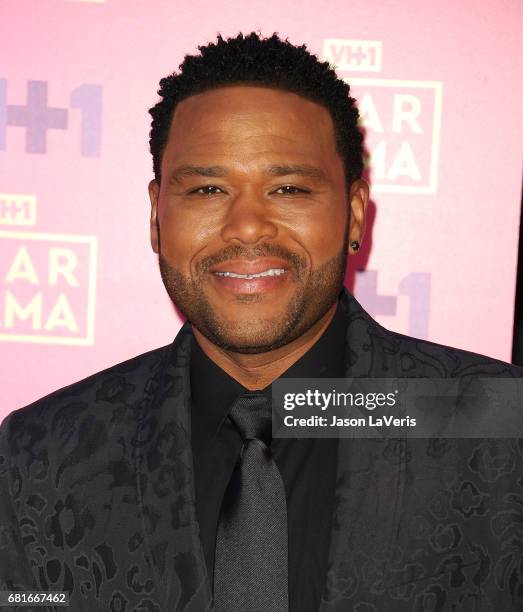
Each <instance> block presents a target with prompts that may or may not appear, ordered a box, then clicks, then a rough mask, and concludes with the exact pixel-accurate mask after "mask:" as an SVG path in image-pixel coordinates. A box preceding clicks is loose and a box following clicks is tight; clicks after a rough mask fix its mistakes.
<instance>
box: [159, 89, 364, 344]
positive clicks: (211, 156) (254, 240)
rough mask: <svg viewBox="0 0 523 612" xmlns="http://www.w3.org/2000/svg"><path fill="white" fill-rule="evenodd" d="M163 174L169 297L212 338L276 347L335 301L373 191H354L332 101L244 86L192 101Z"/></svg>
mask: <svg viewBox="0 0 523 612" xmlns="http://www.w3.org/2000/svg"><path fill="white" fill-rule="evenodd" d="M161 176H162V178H161V185H160V186H159V185H158V184H157V183H156V181H151V183H150V185H149V192H150V196H151V203H152V210H151V243H152V246H153V249H154V251H155V252H157V253H159V259H160V271H161V274H162V279H163V282H164V284H165V287H166V289H167V292H168V293H169V296H170V297H171V299H172V301H173V302H174V303H175V304H176V305H177V307H178V308H179V309H180V310H181V312H182V313H183V314H184V315H185V316H186V317H187V318H188V319H189V320H190V321H191V323H192V325H193V326H194V327H196V329H197V330H198V331H200V332H201V333H202V334H203V335H204V336H205V337H206V338H208V339H209V340H210V341H211V342H213V343H214V344H216V345H217V346H220V347H222V348H224V349H227V350H231V351H234V352H239V353H261V352H265V351H269V350H273V349H276V348H278V347H280V346H283V345H285V344H287V343H289V342H291V341H292V340H295V339H296V338H298V337H299V336H301V335H302V334H304V333H305V332H306V331H307V330H308V329H310V328H311V326H313V325H314V324H315V323H316V322H317V321H319V320H320V319H321V317H323V316H324V315H325V314H326V313H327V311H328V310H329V309H330V308H331V307H332V305H333V304H334V303H335V301H336V298H337V296H338V294H339V292H340V291H341V289H342V286H343V280H344V276H345V266H346V259H347V245H348V241H349V240H354V239H357V240H359V239H361V235H362V226H363V218H364V209H365V204H366V201H367V194H368V190H367V185H366V184H365V183H364V181H356V182H355V183H353V184H352V185H351V187H350V189H348V188H347V186H346V183H345V178H344V171H343V163H342V160H341V158H340V156H339V154H338V153H337V151H336V146H335V134H334V127H333V122H332V119H331V117H330V114H329V112H328V111H327V110H326V109H325V108H324V107H323V106H321V105H319V104H316V103H314V102H310V101H308V100H306V99H304V98H302V97H301V96H298V95H295V94H292V93H289V92H285V91H281V90H275V89H270V88H265V87H253V86H244V85H242V86H229V87H222V88H217V89H213V90H210V91H207V92H204V93H201V94H197V95H194V96H191V97H189V98H187V99H185V100H183V101H182V102H181V103H179V104H178V106H177V108H176V110H175V113H174V117H173V120H172V124H171V128H170V131H169V138H168V142H167V145H166V148H165V151H164V154H163V158H162V165H161ZM350 209H352V214H351V215H349V210H350ZM349 220H350V221H349Z"/></svg>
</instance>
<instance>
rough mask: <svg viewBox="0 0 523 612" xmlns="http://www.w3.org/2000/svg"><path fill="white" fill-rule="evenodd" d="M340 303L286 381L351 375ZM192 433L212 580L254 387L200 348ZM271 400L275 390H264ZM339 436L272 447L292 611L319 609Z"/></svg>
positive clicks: (195, 354)
mask: <svg viewBox="0 0 523 612" xmlns="http://www.w3.org/2000/svg"><path fill="white" fill-rule="evenodd" d="M341 309H342V306H341V305H340V303H339V302H338V306H337V309H336V312H335V315H334V317H333V318H332V320H331V322H330V323H329V325H328V327H327V328H326V329H325V331H324V332H323V334H322V335H321V337H320V338H319V339H318V340H317V341H316V343H315V344H314V345H313V346H312V347H311V348H310V349H309V350H308V351H307V353H305V354H304V355H302V357H300V359H299V360H298V361H296V362H295V363H294V364H293V365H292V366H291V367H290V368H289V369H287V370H286V371H285V372H284V373H283V374H282V375H281V376H282V377H286V378H289V377H292V378H339V377H343V376H344V351H345V325H346V317H345V316H344V314H343V311H342V310H341ZM193 347H194V348H193V350H192V352H191V368H190V372H191V405H192V410H191V428H192V452H193V458H194V477H195V488H196V515H197V519H198V522H199V525H200V538H201V542H202V546H203V551H204V554H205V561H206V563H207V568H208V572H209V578H210V580H211V581H212V576H213V568H214V551H215V544H216V529H217V525H218V517H219V512H220V506H221V502H222V498H223V494H224V492H225V489H226V487H227V484H228V482H229V479H230V477H231V474H232V471H233V468H234V465H235V463H236V461H237V460H238V458H239V455H240V450H241V446H242V439H241V436H240V435H239V433H238V431H237V430H236V428H235V427H234V426H233V424H232V422H231V421H230V419H228V418H227V415H228V412H229V409H230V407H231V406H232V404H233V402H234V401H235V400H236V398H237V397H238V396H239V395H240V394H242V393H244V392H245V391H247V389H246V388H245V387H244V386H243V385H241V384H240V383H239V382H237V381H236V380H235V379H233V378H232V377H231V376H229V375H228V374H227V373H226V372H224V371H223V370H222V369H221V368H220V367H219V366H217V365H216V364H215V363H214V362H213V361H212V360H211V359H209V357H207V355H205V353H204V352H203V351H202V349H201V348H200V346H199V345H198V343H197V342H196V341H195V342H194V343H193ZM263 392H264V393H268V394H269V397H270V393H271V385H268V386H267V387H265V389H263ZM337 442H338V441H337V439H329V438H309V439H296V438H291V439H287V438H286V439H283V438H274V439H273V441H272V443H271V450H272V453H273V457H274V460H275V462H276V465H277V466H278V468H279V470H280V472H281V475H282V478H283V482H284V486H285V492H286V497H287V517H288V530H289V540H288V547H289V606H290V611H291V612H317V611H318V609H319V606H320V600H321V596H322V593H323V590H324V586H325V580H326V574H327V561H328V552H329V541H330V529H331V519H332V511H333V503H334V489H335V483H336V466H337Z"/></svg>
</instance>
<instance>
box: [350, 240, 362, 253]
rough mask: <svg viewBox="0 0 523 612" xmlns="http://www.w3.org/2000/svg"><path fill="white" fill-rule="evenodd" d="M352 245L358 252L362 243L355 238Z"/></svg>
mask: <svg viewBox="0 0 523 612" xmlns="http://www.w3.org/2000/svg"><path fill="white" fill-rule="evenodd" d="M350 245H351V247H352V250H353V251H356V252H357V251H359V249H360V243H359V242H358V241H357V240H353V241H352V242H351V243H350Z"/></svg>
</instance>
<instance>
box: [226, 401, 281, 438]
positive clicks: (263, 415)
mask: <svg viewBox="0 0 523 612" xmlns="http://www.w3.org/2000/svg"><path fill="white" fill-rule="evenodd" d="M229 417H230V418H231V420H232V422H233V423H234V425H235V426H236V428H237V429H238V431H239V432H240V435H241V436H242V438H243V440H252V439H254V438H257V439H258V440H262V441H263V442H264V443H265V444H267V445H269V444H270V441H271V439H272V414H271V402H270V399H269V398H268V397H267V396H266V395H264V394H263V393H251V392H247V393H244V394H243V395H240V397H239V398H238V399H237V400H236V401H235V402H234V404H233V405H232V408H231V410H230V412H229Z"/></svg>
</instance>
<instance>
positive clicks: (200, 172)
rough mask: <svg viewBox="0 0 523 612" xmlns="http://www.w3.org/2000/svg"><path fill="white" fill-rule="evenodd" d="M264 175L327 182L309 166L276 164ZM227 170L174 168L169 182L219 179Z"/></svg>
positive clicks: (319, 170)
mask: <svg viewBox="0 0 523 612" xmlns="http://www.w3.org/2000/svg"><path fill="white" fill-rule="evenodd" d="M265 173H266V174H268V175H269V176H276V177H283V176H289V175H293V174H294V175H298V176H304V177H307V178H312V179H316V180H319V181H324V182H326V181H327V175H326V174H325V172H324V171H323V170H322V169H321V168H318V167H317V166H312V165H310V164H284V165H282V164H278V165H272V166H268V167H267V168H266V169H265ZM227 174H228V170H227V168H226V167H225V166H192V165H189V164H186V165H183V166H179V167H178V168H175V169H174V170H173V171H172V172H171V173H170V174H169V182H177V183H178V182H180V179H181V178H183V177H185V176H203V177H211V178H221V177H224V176H227Z"/></svg>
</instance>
